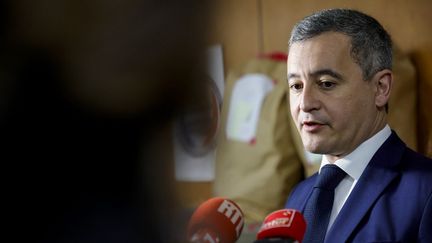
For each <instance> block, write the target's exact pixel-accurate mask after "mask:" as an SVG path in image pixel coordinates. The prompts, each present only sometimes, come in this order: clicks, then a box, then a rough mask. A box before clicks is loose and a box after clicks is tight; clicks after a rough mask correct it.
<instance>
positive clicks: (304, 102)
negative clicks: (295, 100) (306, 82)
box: [300, 86, 321, 112]
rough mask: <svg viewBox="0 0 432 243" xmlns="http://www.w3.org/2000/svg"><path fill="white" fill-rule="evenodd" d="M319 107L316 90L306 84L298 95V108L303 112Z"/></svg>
mask: <svg viewBox="0 0 432 243" xmlns="http://www.w3.org/2000/svg"><path fill="white" fill-rule="evenodd" d="M320 107H321V102H320V100H319V97H318V94H317V92H316V91H315V90H314V89H313V87H310V86H309V87H308V86H306V87H305V88H304V89H303V92H302V94H301V96H300V109H301V110H302V111H303V112H310V111H313V110H318V109H320Z"/></svg>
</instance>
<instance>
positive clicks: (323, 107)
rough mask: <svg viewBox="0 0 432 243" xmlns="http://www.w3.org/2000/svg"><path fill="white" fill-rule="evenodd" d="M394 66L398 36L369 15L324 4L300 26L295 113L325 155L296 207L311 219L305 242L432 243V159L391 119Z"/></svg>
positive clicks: (293, 201) (294, 42) (291, 76)
mask: <svg viewBox="0 0 432 243" xmlns="http://www.w3.org/2000/svg"><path fill="white" fill-rule="evenodd" d="M391 70H392V43H391V38H390V36H389V35H388V33H387V32H386V31H385V30H384V28H383V27H382V26H381V25H380V24H379V23H378V22H377V21H376V20H375V19H373V18H372V17H370V16H368V15H365V14H363V13H361V12H358V11H354V10H347V9H332V10H324V11H320V12H317V13H315V14H313V15H311V16H308V17H306V18H304V19H303V20H301V21H300V22H299V23H298V24H297V25H296V26H295V27H294V29H293V31H292V33H291V38H290V48H289V57H288V73H287V74H288V83H289V88H290V109H291V115H292V117H293V119H294V122H295V124H296V127H297V128H298V130H299V133H300V135H301V138H302V142H303V144H304V147H305V149H306V150H308V151H310V152H312V153H317V154H323V155H324V156H323V159H322V162H321V167H320V171H319V173H317V174H315V175H313V176H311V177H310V178H308V179H306V180H305V181H303V182H301V183H300V184H299V185H298V186H297V187H296V188H295V189H294V190H293V191H292V193H291V195H290V197H289V199H288V201H287V203H286V207H287V208H294V209H297V210H300V211H301V212H302V213H303V214H304V216H305V218H306V221H307V231H306V234H305V239H304V242H432V160H430V159H428V158H426V157H423V156H422V155H420V154H418V153H416V152H414V151H412V150H410V149H409V148H408V147H406V145H405V144H404V143H403V142H402V141H401V140H400V139H399V137H398V135H397V134H396V133H395V132H394V131H392V130H391V128H390V127H389V126H388V125H387V102H388V100H389V96H390V90H391V86H392V82H393V74H392V71H391ZM328 181H330V182H328Z"/></svg>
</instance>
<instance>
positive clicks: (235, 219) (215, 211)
mask: <svg viewBox="0 0 432 243" xmlns="http://www.w3.org/2000/svg"><path fill="white" fill-rule="evenodd" d="M243 225H244V220H243V212H242V211H241V209H240V208H239V206H238V205H237V204H236V203H234V202H233V201H231V200H229V199H226V198H221V197H215V198H211V199H209V200H207V201H205V202H204V203H202V204H201V205H200V206H199V207H198V208H197V209H196V210H195V212H194V213H193V214H192V217H191V219H190V221H189V225H188V229H187V235H188V236H187V237H188V239H189V242H193V243H217V242H220V243H234V242H235V241H236V240H237V239H238V238H239V236H240V233H241V231H242V230H243Z"/></svg>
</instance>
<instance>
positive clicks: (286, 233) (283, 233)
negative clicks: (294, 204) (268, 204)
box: [254, 209, 306, 243]
mask: <svg viewBox="0 0 432 243" xmlns="http://www.w3.org/2000/svg"><path fill="white" fill-rule="evenodd" d="M305 231H306V220H305V219H304V217H303V215H302V214H301V213H300V212H299V211H297V210H294V209H281V210H277V211H275V212H273V213H271V214H269V215H268V216H267V217H266V218H265V219H264V222H263V224H262V226H261V228H260V230H259V231H258V234H257V240H256V241H254V243H269V242H272V243H301V242H302V240H303V237H304V234H305Z"/></svg>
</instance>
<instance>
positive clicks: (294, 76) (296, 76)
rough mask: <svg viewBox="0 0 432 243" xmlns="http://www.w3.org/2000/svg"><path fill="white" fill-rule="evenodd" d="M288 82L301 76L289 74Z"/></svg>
mask: <svg viewBox="0 0 432 243" xmlns="http://www.w3.org/2000/svg"><path fill="white" fill-rule="evenodd" d="M287 76H288V78H287V79H288V80H290V79H292V78H299V77H300V75H298V74H296V73H288V75H287Z"/></svg>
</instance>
